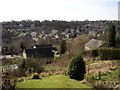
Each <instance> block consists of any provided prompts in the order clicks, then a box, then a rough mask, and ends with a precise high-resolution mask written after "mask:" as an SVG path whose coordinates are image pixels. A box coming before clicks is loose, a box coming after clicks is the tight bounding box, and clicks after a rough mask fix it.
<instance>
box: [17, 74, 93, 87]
mask: <svg viewBox="0 0 120 90" xmlns="http://www.w3.org/2000/svg"><path fill="white" fill-rule="evenodd" d="M16 88H92V87H91V86H90V85H86V84H82V83H81V82H80V81H77V80H73V79H69V77H68V76H65V75H52V76H49V77H45V78H42V79H32V80H28V81H23V82H18V83H17V85H16Z"/></svg>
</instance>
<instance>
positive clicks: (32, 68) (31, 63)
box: [18, 59, 44, 76]
mask: <svg viewBox="0 0 120 90" xmlns="http://www.w3.org/2000/svg"><path fill="white" fill-rule="evenodd" d="M18 67H19V72H20V74H21V75H22V76H26V73H27V71H28V72H29V73H34V72H37V73H41V72H42V71H43V70H44V68H43V67H42V66H41V65H40V63H39V61H38V60H36V59H29V60H23V61H21V63H20V64H19V65H18Z"/></svg>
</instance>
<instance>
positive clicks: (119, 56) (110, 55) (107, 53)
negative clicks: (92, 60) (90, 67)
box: [86, 48, 120, 60]
mask: <svg viewBox="0 0 120 90" xmlns="http://www.w3.org/2000/svg"><path fill="white" fill-rule="evenodd" d="M88 53H89V54H90V56H92V57H98V56H99V57H100V59H101V60H120V49H118V48H117V49H113V48H107V49H95V50H92V51H87V53H86V54H88Z"/></svg>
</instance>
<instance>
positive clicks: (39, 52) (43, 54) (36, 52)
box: [25, 44, 54, 58]
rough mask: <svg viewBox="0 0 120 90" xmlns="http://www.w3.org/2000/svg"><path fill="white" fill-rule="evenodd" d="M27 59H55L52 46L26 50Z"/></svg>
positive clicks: (40, 46)
mask: <svg viewBox="0 0 120 90" xmlns="http://www.w3.org/2000/svg"><path fill="white" fill-rule="evenodd" d="M25 52H26V55H27V57H32V58H48V57H54V53H53V52H52V46H51V45H49V44H48V45H39V46H37V47H36V48H32V49H25Z"/></svg>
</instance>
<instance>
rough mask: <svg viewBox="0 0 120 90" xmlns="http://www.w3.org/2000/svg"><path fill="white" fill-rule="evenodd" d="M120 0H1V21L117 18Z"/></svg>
mask: <svg viewBox="0 0 120 90" xmlns="http://www.w3.org/2000/svg"><path fill="white" fill-rule="evenodd" d="M118 1H119V0H0V12H1V13H0V21H10V20H16V21H17V20H18V21H20V20H27V19H29V20H30V19H31V20H40V21H42V20H53V19H54V20H68V21H71V20H78V21H81V20H86V19H88V20H117V19H118Z"/></svg>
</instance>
